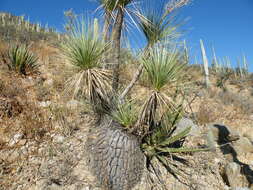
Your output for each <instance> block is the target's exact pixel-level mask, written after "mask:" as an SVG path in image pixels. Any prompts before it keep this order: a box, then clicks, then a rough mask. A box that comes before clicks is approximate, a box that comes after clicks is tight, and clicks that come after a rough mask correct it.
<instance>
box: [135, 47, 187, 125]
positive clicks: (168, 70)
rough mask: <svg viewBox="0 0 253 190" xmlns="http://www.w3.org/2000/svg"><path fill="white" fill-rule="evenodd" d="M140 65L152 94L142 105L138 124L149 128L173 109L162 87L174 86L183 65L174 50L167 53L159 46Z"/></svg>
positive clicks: (180, 56) (172, 103) (165, 49)
mask: <svg viewBox="0 0 253 190" xmlns="http://www.w3.org/2000/svg"><path fill="white" fill-rule="evenodd" d="M141 63H142V65H143V67H144V69H145V72H146V73H147V80H148V82H149V84H150V87H151V89H152V93H151V94H150V95H149V97H148V98H147V100H146V101H145V103H144V106H143V108H142V111H141V114H140V118H139V124H140V125H142V124H147V125H149V126H150V125H153V124H154V122H155V120H157V119H158V120H159V119H160V118H161V117H162V116H163V114H164V113H165V111H167V110H168V109H172V110H173V109H174V102H173V101H172V100H171V98H170V97H169V96H168V95H167V94H166V93H164V87H165V86H166V85H168V84H170V85H172V84H175V85H176V83H177V82H178V81H179V79H180V77H181V76H182V74H183V69H184V67H185V64H184V63H183V62H182V55H181V53H180V52H179V51H178V50H177V49H176V48H175V49H173V50H171V51H170V52H169V51H168V50H167V48H165V47H162V46H160V45H159V46H156V47H155V48H153V50H151V51H150V54H149V57H144V58H143V59H142V61H141Z"/></svg>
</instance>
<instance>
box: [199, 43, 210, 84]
mask: <svg viewBox="0 0 253 190" xmlns="http://www.w3.org/2000/svg"><path fill="white" fill-rule="evenodd" d="M200 47H201V53H202V58H203V64H204V72H205V84H206V87H207V88H209V87H210V81H209V71H208V59H207V56H206V50H205V47H204V43H203V41H202V40H201V39H200Z"/></svg>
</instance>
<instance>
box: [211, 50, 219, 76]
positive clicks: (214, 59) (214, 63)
mask: <svg viewBox="0 0 253 190" xmlns="http://www.w3.org/2000/svg"><path fill="white" fill-rule="evenodd" d="M212 50H213V62H212V68H214V70H215V72H217V69H218V67H219V66H218V65H219V63H218V60H217V57H216V53H215V49H214V47H212Z"/></svg>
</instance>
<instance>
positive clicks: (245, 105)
mask: <svg viewBox="0 0 253 190" xmlns="http://www.w3.org/2000/svg"><path fill="white" fill-rule="evenodd" d="M217 96H218V98H219V99H220V100H221V102H222V103H223V104H225V105H234V106H235V107H238V108H240V109H241V110H242V111H243V112H244V113H245V114H252V113H253V103H252V100H251V99H249V98H247V97H245V96H242V95H239V94H236V93H233V92H230V91H226V92H220V93H219V94H218V95H217Z"/></svg>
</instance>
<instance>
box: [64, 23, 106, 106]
mask: <svg viewBox="0 0 253 190" xmlns="http://www.w3.org/2000/svg"><path fill="white" fill-rule="evenodd" d="M100 34H101V33H100V32H99V26H98V22H97V20H96V19H95V20H94V21H93V22H87V23H86V22H85V21H84V19H82V20H81V21H80V20H76V22H75V24H74V26H73V31H71V33H70V34H69V36H68V37H67V39H66V40H65V42H64V43H63V44H62V46H61V50H62V52H63V55H64V57H65V58H66V59H67V60H68V62H69V63H70V64H71V65H72V66H73V67H74V68H75V69H76V72H75V74H74V75H73V76H72V77H71V78H70V79H69V80H68V81H67V82H66V92H71V93H72V95H73V98H74V97H85V98H86V99H87V100H88V101H89V102H90V103H91V104H93V105H94V106H95V107H96V106H98V107H100V108H102V109H109V106H108V104H109V102H110V100H109V93H110V92H111V85H110V76H111V74H110V72H109V71H107V70H104V69H101V65H102V63H103V57H104V53H105V52H106V51H108V49H109V46H108V44H107V43H104V42H103V40H102V39H101V35H100ZM101 106H102V107H101ZM100 111H101V110H100Z"/></svg>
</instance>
